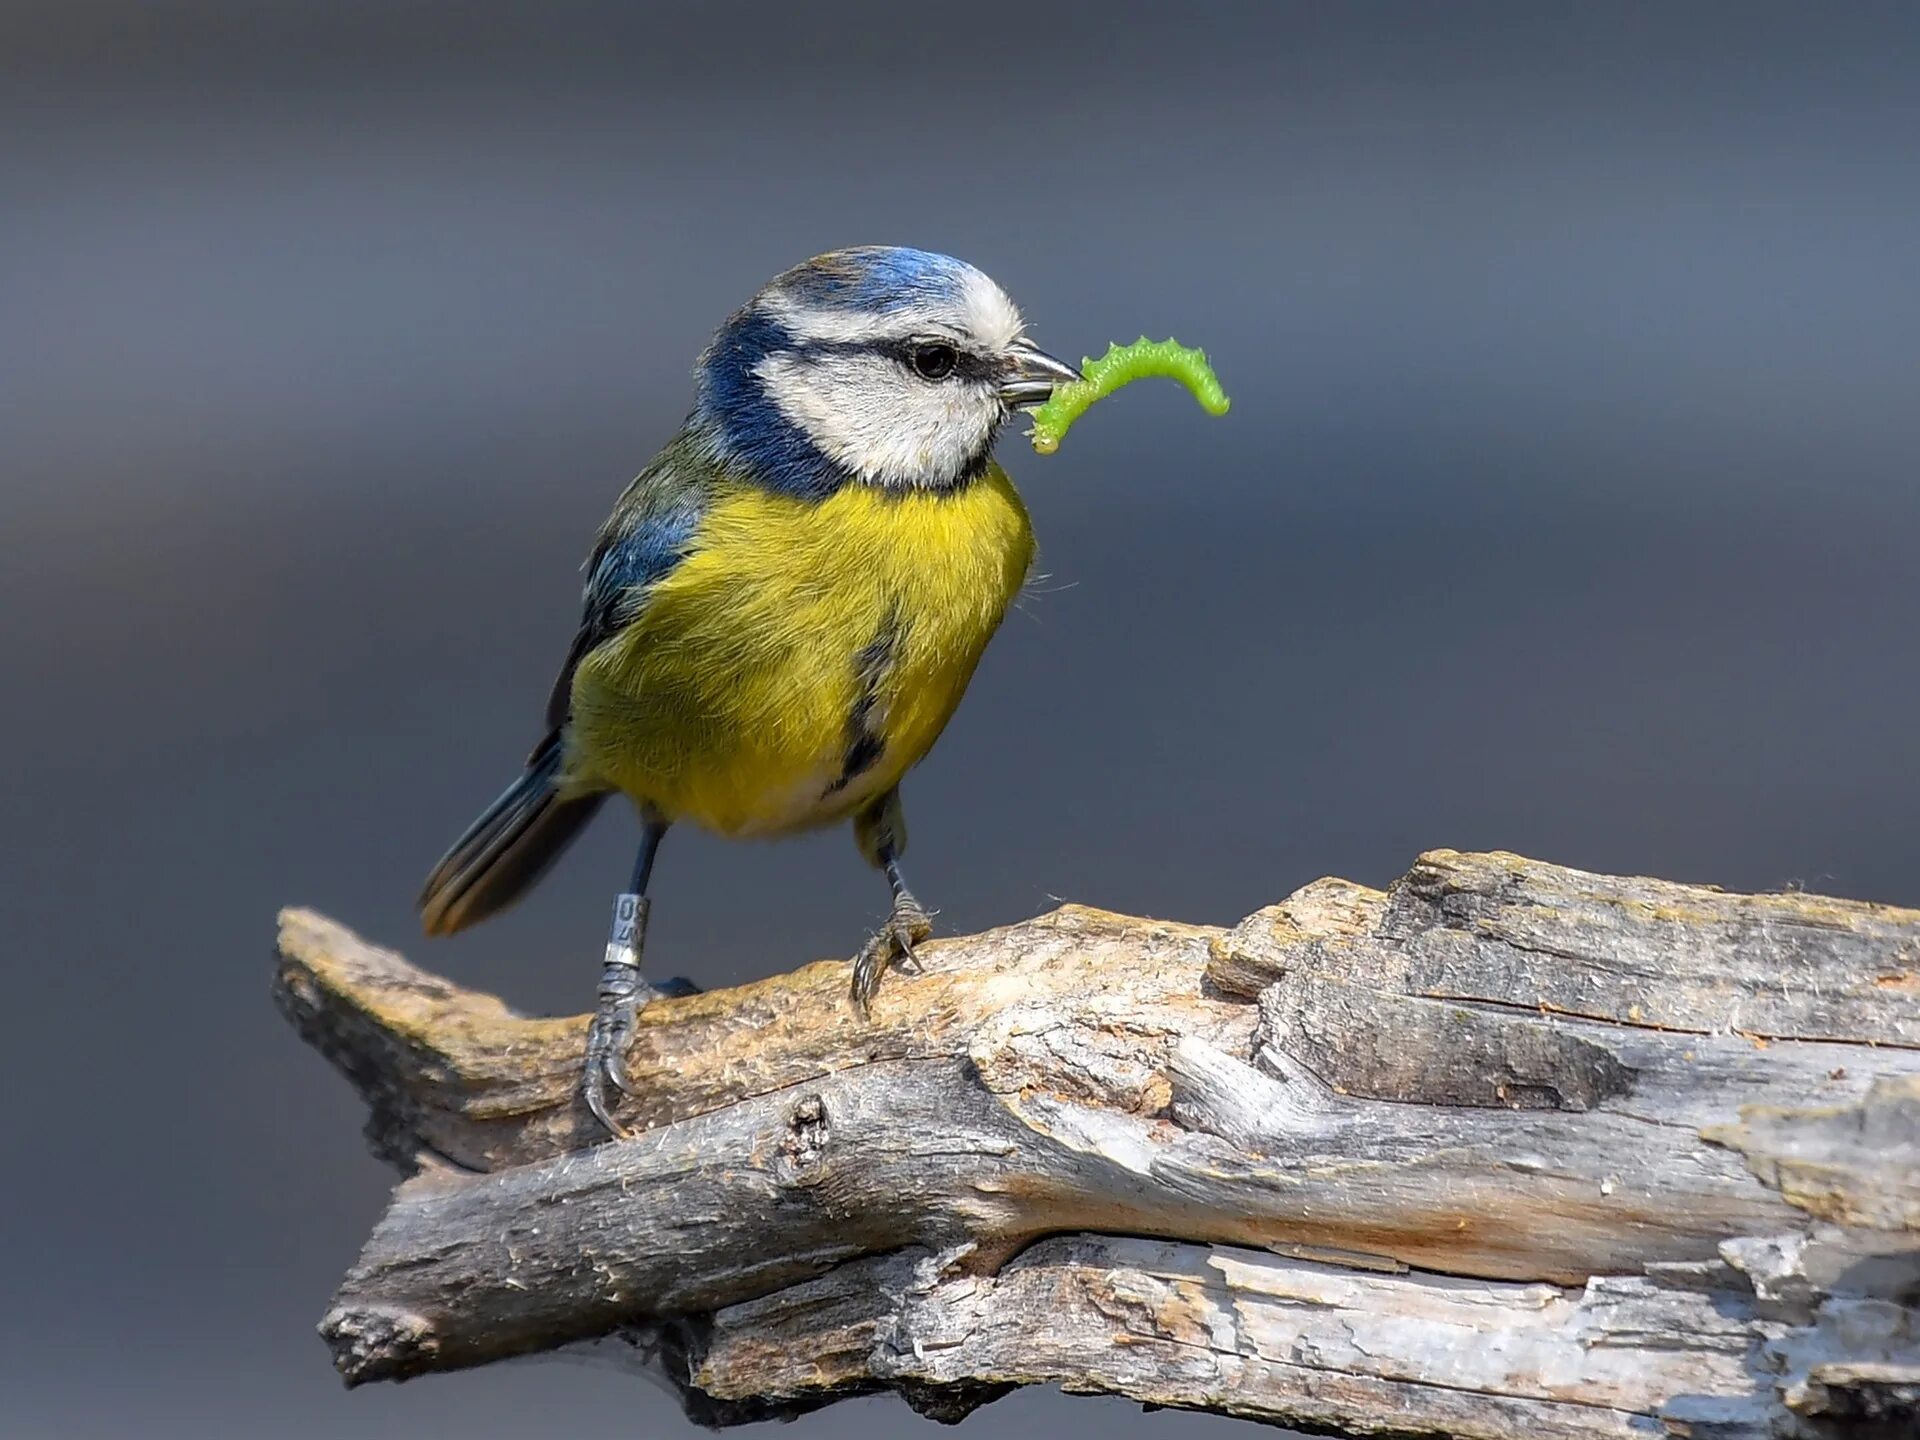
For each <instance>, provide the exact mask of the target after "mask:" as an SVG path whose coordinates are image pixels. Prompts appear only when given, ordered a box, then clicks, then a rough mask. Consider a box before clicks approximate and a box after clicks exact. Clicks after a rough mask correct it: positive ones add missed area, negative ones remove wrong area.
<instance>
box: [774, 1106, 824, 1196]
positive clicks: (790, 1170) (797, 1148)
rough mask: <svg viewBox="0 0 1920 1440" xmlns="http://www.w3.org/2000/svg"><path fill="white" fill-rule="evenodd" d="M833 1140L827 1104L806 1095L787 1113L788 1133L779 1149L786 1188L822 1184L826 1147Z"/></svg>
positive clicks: (782, 1179) (782, 1177)
mask: <svg viewBox="0 0 1920 1440" xmlns="http://www.w3.org/2000/svg"><path fill="white" fill-rule="evenodd" d="M832 1138H833V1131H832V1127H831V1125H829V1124H828V1121H827V1102H826V1101H825V1100H824V1099H822V1098H821V1097H820V1096H819V1095H818V1094H813V1095H806V1096H803V1097H802V1098H800V1099H799V1100H796V1101H795V1102H794V1105H793V1108H792V1109H791V1110H789V1111H788V1112H787V1133H786V1136H785V1138H784V1140H783V1141H782V1143H781V1146H780V1161H779V1170H780V1180H781V1183H783V1184H786V1185H814V1184H817V1183H819V1181H820V1179H821V1178H822V1176H823V1175H824V1174H825V1173H826V1168H827V1144H828V1142H829V1141H830V1140H831V1139H832Z"/></svg>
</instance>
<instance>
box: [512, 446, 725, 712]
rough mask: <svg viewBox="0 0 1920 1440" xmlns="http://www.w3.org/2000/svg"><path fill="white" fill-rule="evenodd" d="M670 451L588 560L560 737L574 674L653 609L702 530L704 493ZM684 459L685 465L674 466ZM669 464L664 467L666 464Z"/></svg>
mask: <svg viewBox="0 0 1920 1440" xmlns="http://www.w3.org/2000/svg"><path fill="white" fill-rule="evenodd" d="M676 448H677V447H670V448H669V450H668V451H667V452H665V453H664V454H663V455H662V457H661V460H660V461H657V462H656V463H655V464H654V465H653V466H650V467H649V468H648V470H647V471H646V473H644V474H642V475H641V476H640V478H639V479H637V480H635V481H634V482H633V484H632V485H630V486H628V487H627V492H626V494H624V495H622V496H621V497H620V502H619V504H617V505H616V506H614V510H613V514H612V516H611V517H609V519H608V520H607V523H606V525H605V527H604V528H603V529H602V530H601V532H600V539H599V541H598V543H597V544H595V546H594V548H593V554H592V555H591V556H589V557H588V560H587V586H586V593H585V595H584V597H583V600H582V613H581V617H580V628H579V630H578V631H576V632H575V634H574V637H573V644H572V645H571V646H570V647H568V650H567V658H566V660H565V661H564V662H563V663H562V665H561V666H560V673H559V675H558V676H556V677H555V679H554V682H553V693H552V694H551V695H550V696H548V698H547V724H548V726H549V727H551V728H554V729H558V728H559V727H560V726H562V725H564V724H565V723H566V720H567V712H568V710H569V708H570V707H571V705H572V700H573V672H574V671H575V670H576V669H578V668H579V665H580V662H581V661H582V660H583V659H585V658H586V656H587V655H588V654H589V653H591V652H592V651H593V650H594V649H595V648H596V647H597V646H599V645H601V644H602V643H604V642H605V641H606V640H607V639H608V638H610V637H611V636H613V635H615V634H617V633H618V632H619V631H620V630H621V629H622V628H623V627H624V626H626V625H627V624H628V623H629V622H631V621H632V619H633V617H634V616H635V615H637V614H638V613H639V611H640V608H641V607H642V606H643V605H645V604H646V597H647V591H648V590H649V589H651V588H652V587H653V586H654V585H655V584H657V583H658V582H659V581H660V580H661V578H662V577H664V576H666V575H669V574H671V573H672V571H673V568H674V566H676V565H678V564H679V563H680V561H681V559H682V558H684V557H685V555H686V553H687V551H688V549H689V547H690V546H691V545H692V544H693V537H694V532H695V531H696V530H698V529H699V526H700V520H701V517H702V514H703V512H704V509H705V506H704V505H703V503H702V500H703V491H704V490H705V488H706V487H705V486H703V485H700V484H698V483H694V482H695V477H694V476H693V475H691V474H689V473H688V470H687V468H686V466H685V460H686V458H687V457H685V456H679V457H676V456H675V454H674V450H675V449H676ZM675 458H678V459H680V460H681V462H682V463H681V464H680V465H675V464H673V463H672V461H673V460H674V459H675ZM663 462H664V463H663Z"/></svg>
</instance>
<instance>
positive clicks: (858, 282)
mask: <svg viewBox="0 0 1920 1440" xmlns="http://www.w3.org/2000/svg"><path fill="white" fill-rule="evenodd" d="M971 273H972V267H971V266H969V265H968V264H966V263H965V262H964V261H961V260H956V259H954V258H953V257H952V256H951V255H936V254H935V253H933V252H932V251H931V250H912V249H909V248H907V247H906V246H904V245H860V246H856V247H854V248H852V249H849V250H832V251H829V252H828V253H827V254H825V255H816V256H815V257H814V258H813V259H811V260H808V261H807V262H805V263H804V264H801V265H796V266H794V268H793V269H791V270H789V271H787V273H786V274H784V275H782V276H781V277H780V278H779V279H777V280H775V281H774V282H773V284H772V285H770V286H769V287H768V289H770V290H778V291H780V292H782V293H784V294H786V295H790V296H791V297H793V299H795V300H797V301H799V302H801V303H802V304H805V305H821V306H825V307H828V308H830V309H835V310H868V311H872V312H874V313H876V314H882V315H885V314H892V313H894V312H896V311H899V310H905V309H910V308H911V307H913V306H916V305H924V304H926V303H928V302H929V301H939V300H953V299H955V298H956V297H958V296H959V295H960V294H961V293H962V292H963V291H964V289H965V288H966V283H967V276H968V275H970V274H971Z"/></svg>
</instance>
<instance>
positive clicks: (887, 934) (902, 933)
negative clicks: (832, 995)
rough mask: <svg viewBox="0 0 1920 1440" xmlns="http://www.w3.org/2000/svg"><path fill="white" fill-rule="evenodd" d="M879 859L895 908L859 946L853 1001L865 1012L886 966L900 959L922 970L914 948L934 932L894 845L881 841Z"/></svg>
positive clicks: (869, 1007)
mask: <svg viewBox="0 0 1920 1440" xmlns="http://www.w3.org/2000/svg"><path fill="white" fill-rule="evenodd" d="M877 858H878V859H879V861H880V867H881V868H882V869H883V870H885V871H886V872H887V884H888V885H890V886H891V887H892V888H893V911H892V913H891V914H889V915H888V916H887V920H886V923H885V924H884V925H882V926H881V927H880V928H879V929H878V930H877V931H875V932H874V934H873V936H872V938H871V939H869V940H868V941H867V943H866V944H865V945H863V946H861V947H860V953H859V955H858V956H856V957H855V959H854V962H853V1003H854V1005H855V1007H856V1008H857V1009H858V1010H859V1011H860V1013H861V1014H862V1015H866V1014H868V1013H869V1011H870V1009H871V1007H872V1005H873V997H874V995H875V993H876V992H877V991H878V990H879V989H880V977H881V976H882V975H884V974H885V973H886V970H887V967H888V966H889V965H891V964H892V963H893V962H894V961H896V960H897V961H899V962H900V964H901V968H903V969H907V968H912V969H915V970H917V969H919V962H918V961H916V960H915V959H914V955H913V947H914V946H916V945H918V944H919V943H920V942H921V941H922V940H924V939H926V938H927V937H928V936H929V935H931V934H933V917H932V916H931V915H929V914H928V913H927V911H926V908H925V907H924V906H922V905H921V903H920V902H919V901H918V900H916V899H914V898H913V892H912V891H911V890H909V889H908V888H907V882H906V881H905V880H904V879H903V878H902V877H901V874H900V861H899V859H898V858H897V857H896V856H895V854H894V848H893V846H892V845H890V844H882V845H881V847H880V849H879V853H878V856H877Z"/></svg>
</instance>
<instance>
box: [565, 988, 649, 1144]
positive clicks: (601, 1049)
mask: <svg viewBox="0 0 1920 1440" xmlns="http://www.w3.org/2000/svg"><path fill="white" fill-rule="evenodd" d="M652 998H653V990H652V988H651V987H650V986H648V984H647V982H646V981H645V980H643V979H642V978H641V977H640V972H639V970H638V969H637V968H635V967H634V966H633V965H631V964H628V963H625V962H622V961H610V962H609V963H608V965H607V967H606V970H605V972H604V973H603V974H602V975H601V977H600V1003H599V1006H598V1008H597V1009H595V1011H594V1013H593V1023H592V1024H590V1025H589V1026H588V1027H587V1053H586V1062H585V1064H584V1066H583V1067H582V1070H581V1074H580V1093H581V1095H582V1097H583V1098H584V1099H585V1100H586V1102H587V1109H588V1110H590V1111H591V1112H592V1113H593V1118H594V1119H596V1120H598V1121H599V1122H600V1123H601V1124H602V1125H604V1126H606V1127H607V1129H608V1130H609V1131H610V1132H611V1133H612V1134H613V1135H614V1136H615V1138H617V1139H621V1140H625V1139H627V1138H628V1137H629V1135H630V1134H631V1132H630V1131H629V1130H628V1129H627V1128H626V1127H625V1126H624V1125H621V1124H620V1123H619V1122H618V1121H617V1120H615V1119H614V1118H613V1114H612V1112H611V1110H610V1108H609V1107H608V1104H607V1099H608V1096H607V1087H608V1086H609V1085H611V1086H612V1087H613V1088H614V1090H615V1091H617V1092H619V1093H620V1094H622V1095H631V1094H632V1093H633V1091H634V1084H633V1079H632V1077H631V1076H630V1075H628V1073H627V1050H628V1047H630V1046H631V1045H632V1043H633V1031H634V1018H635V1017H636V1016H637V1015H638V1014H639V1013H640V1007H641V1006H643V1005H645V1004H646V1003H647V1001H649V1000H651V999H652Z"/></svg>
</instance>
